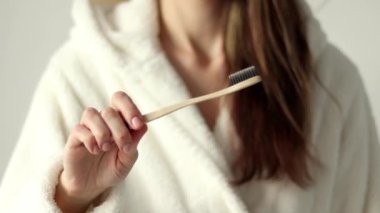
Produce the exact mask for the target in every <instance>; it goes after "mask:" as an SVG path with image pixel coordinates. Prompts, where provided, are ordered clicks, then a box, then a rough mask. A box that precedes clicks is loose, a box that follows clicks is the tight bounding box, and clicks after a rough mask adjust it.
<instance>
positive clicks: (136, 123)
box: [132, 116, 144, 129]
mask: <svg viewBox="0 0 380 213" xmlns="http://www.w3.org/2000/svg"><path fill="white" fill-rule="evenodd" d="M132 125H133V128H134V129H140V128H141V127H142V126H143V125H144V124H143V121H142V120H141V119H140V118H139V117H137V116H135V117H133V118H132Z"/></svg>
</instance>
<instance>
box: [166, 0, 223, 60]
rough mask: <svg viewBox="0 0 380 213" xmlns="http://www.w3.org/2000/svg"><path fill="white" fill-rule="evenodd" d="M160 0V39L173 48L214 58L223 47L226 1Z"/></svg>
mask: <svg viewBox="0 0 380 213" xmlns="http://www.w3.org/2000/svg"><path fill="white" fill-rule="evenodd" d="M221 2H224V1H220V0H207V1H205V0H191V1H178V0H160V1H159V6H160V12H161V16H160V18H161V19H160V20H161V32H160V37H161V42H162V43H163V44H164V45H165V46H168V47H169V48H171V49H176V51H179V52H184V53H187V54H195V55H200V56H201V57H206V58H214V57H215V56H218V55H220V54H221V51H223V49H224V29H225V24H226V18H227V16H226V12H227V10H226V8H227V7H226V3H221Z"/></svg>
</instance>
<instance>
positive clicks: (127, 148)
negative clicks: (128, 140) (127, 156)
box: [123, 144, 131, 153]
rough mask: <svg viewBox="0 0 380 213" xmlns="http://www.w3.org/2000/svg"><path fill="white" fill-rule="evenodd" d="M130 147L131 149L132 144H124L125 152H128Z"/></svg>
mask: <svg viewBox="0 0 380 213" xmlns="http://www.w3.org/2000/svg"><path fill="white" fill-rule="evenodd" d="M130 149H131V145H130V144H127V145H124V146H123V152H125V153H128V152H129V150H130Z"/></svg>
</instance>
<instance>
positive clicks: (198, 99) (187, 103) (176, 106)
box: [143, 76, 261, 123]
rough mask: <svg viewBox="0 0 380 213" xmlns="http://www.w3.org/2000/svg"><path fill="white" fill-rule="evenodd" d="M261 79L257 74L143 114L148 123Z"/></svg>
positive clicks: (232, 91) (248, 85)
mask: <svg viewBox="0 0 380 213" xmlns="http://www.w3.org/2000/svg"><path fill="white" fill-rule="evenodd" d="M260 81H261V77H260V76H255V77H252V78H249V79H247V80H244V81H242V82H240V83H237V84H234V85H232V86H229V87H227V88H224V89H221V90H219V91H216V92H213V93H209V94H206V95H202V96H198V97H195V98H191V99H188V100H185V101H182V102H179V103H176V104H173V105H170V106H167V107H164V108H161V109H159V110H156V111H153V112H150V113H147V114H145V115H143V118H144V120H145V122H146V123H147V122H150V121H153V120H155V119H157V118H160V117H162V116H165V115H167V114H169V113H172V112H175V111H177V110H179V109H182V108H184V107H187V106H190V105H193V104H197V103H200V102H203V101H208V100H211V99H214V98H218V97H221V96H224V95H228V94H231V93H234V92H237V91H239V90H242V89H244V88H247V87H250V86H252V85H255V84H257V83H259V82H260Z"/></svg>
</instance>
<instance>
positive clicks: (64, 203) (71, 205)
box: [54, 172, 102, 213]
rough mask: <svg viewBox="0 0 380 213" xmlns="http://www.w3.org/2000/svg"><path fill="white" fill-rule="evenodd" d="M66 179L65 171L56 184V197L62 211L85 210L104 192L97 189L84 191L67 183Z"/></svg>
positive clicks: (73, 212)
mask: <svg viewBox="0 0 380 213" xmlns="http://www.w3.org/2000/svg"><path fill="white" fill-rule="evenodd" d="M67 182H68V181H65V178H64V175H63V172H62V173H61V175H60V177H59V181H58V184H57V186H56V191H55V196H54V199H55V201H56V203H57V205H58V206H59V208H60V209H61V210H62V212H70V213H71V212H72V213H76V212H85V211H86V210H87V208H88V207H89V206H90V205H91V204H92V203H93V202H94V200H96V198H97V197H99V195H100V194H101V193H102V192H101V191H100V190H97V191H95V190H94V191H91V192H88V191H84V190H81V189H79V188H77V187H75V186H72V185H70V184H67Z"/></svg>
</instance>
